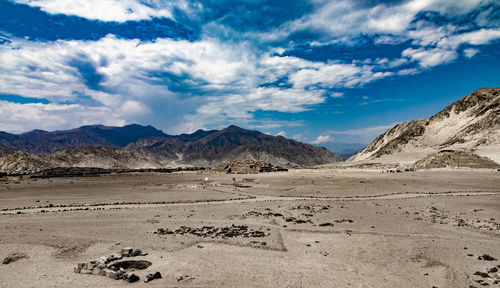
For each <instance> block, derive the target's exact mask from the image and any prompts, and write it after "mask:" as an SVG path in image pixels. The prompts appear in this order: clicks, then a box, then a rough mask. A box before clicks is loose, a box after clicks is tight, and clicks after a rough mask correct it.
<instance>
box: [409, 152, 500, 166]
mask: <svg viewBox="0 0 500 288" xmlns="http://www.w3.org/2000/svg"><path fill="white" fill-rule="evenodd" d="M499 166H500V165H499V164H498V163H496V162H495V161H493V160H491V159H489V158H486V157H481V156H478V155H476V154H473V153H469V152H462V151H453V150H442V151H441V152H438V153H434V154H430V155H428V156H427V157H425V158H423V159H421V160H419V161H417V162H416V163H415V167H417V168H423V169H430V168H446V167H451V168H462V167H467V168H498V167H499Z"/></svg>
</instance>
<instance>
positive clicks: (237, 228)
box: [154, 224, 269, 239]
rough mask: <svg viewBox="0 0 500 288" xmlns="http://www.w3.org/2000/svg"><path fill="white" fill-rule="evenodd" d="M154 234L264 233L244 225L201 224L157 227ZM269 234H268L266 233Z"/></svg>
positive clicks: (215, 235)
mask: <svg viewBox="0 0 500 288" xmlns="http://www.w3.org/2000/svg"><path fill="white" fill-rule="evenodd" d="M154 234H158V235H175V234H178V235H184V234H191V235H195V236H198V237H203V238H207V237H210V238H222V239H226V238H233V237H239V236H243V237H265V236H267V235H266V233H264V232H262V231H259V230H252V229H248V226H246V225H234V224H233V225H231V226H226V227H213V226H203V227H201V228H192V227H186V226H181V227H180V228H179V229H177V230H175V231H172V230H169V229H167V228H159V229H158V230H157V231H155V232H154ZM268 235H269V234H268Z"/></svg>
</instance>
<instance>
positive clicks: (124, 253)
mask: <svg viewBox="0 0 500 288" xmlns="http://www.w3.org/2000/svg"><path fill="white" fill-rule="evenodd" d="M133 251H134V249H132V248H130V247H126V248H122V250H121V251H120V255H122V256H129V255H130V254H132V252H133Z"/></svg>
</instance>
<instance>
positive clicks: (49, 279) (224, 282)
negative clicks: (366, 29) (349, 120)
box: [0, 167, 500, 288]
mask: <svg viewBox="0 0 500 288" xmlns="http://www.w3.org/2000/svg"><path fill="white" fill-rule="evenodd" d="M0 199H2V200H1V202H0V260H2V259H6V258H8V257H12V256H16V255H17V256H18V257H14V258H15V260H16V261H12V262H10V263H8V264H0V287H129V286H130V287H429V288H430V287H483V286H492V287H499V286H500V285H499V284H498V283H499V282H498V281H499V280H500V279H498V277H500V274H499V273H498V272H495V270H496V271H498V268H500V266H499V265H500V261H499V260H496V259H500V172H498V171H497V170H496V169H474V170H472V169H433V170H418V171H408V172H402V173H388V172H387V171H385V170H384V171H383V170H375V169H374V170H369V169H364V170H363V169H349V168H343V167H337V168H318V169H292V170H289V171H288V172H272V173H261V174H243V175H240V174H238V175H234V174H220V173H210V172H200V171H191V172H176V173H153V172H151V173H150V172H144V173H121V174H114V173H112V174H105V175H101V176H98V177H97V176H94V177H62V178H46V179H44V178H30V177H29V176H24V177H22V178H21V177H4V178H3V179H1V180H0ZM203 227H205V228H203ZM224 227H226V228H225V229H226V230H224ZM228 229H229V231H233V230H236V231H237V232H238V231H241V232H242V233H239V232H238V233H232V232H231V233H226V234H224V233H215V232H214V231H219V232H220V231H227V230H228ZM200 231H201V232H200ZM123 247H133V248H138V249H141V251H143V252H146V253H147V255H145V256H137V257H133V260H134V261H135V260H137V261H140V260H145V261H149V262H151V266H149V267H147V268H146V269H143V270H139V269H135V271H133V272H134V273H135V274H136V275H137V276H139V277H140V278H141V280H140V281H138V282H136V283H127V282H125V281H122V280H113V279H110V278H108V277H102V276H99V275H89V274H81V273H75V272H74V269H75V267H77V264H78V263H82V262H88V261H91V260H95V259H99V258H100V257H101V256H103V255H110V254H113V253H117V252H119V251H120V250H121V249H122V248H123ZM484 255H488V256H489V257H484ZM130 259H132V257H131V258H130ZM492 259H495V260H492ZM154 272H160V273H161V275H162V278H160V279H155V280H153V281H151V282H148V283H144V281H143V280H144V279H145V275H147V274H149V273H154ZM477 272H481V273H482V274H481V273H477ZM484 273H486V274H484Z"/></svg>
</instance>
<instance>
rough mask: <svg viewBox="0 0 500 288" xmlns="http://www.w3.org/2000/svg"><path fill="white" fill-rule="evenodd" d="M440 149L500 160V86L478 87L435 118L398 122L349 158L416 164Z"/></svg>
mask: <svg viewBox="0 0 500 288" xmlns="http://www.w3.org/2000/svg"><path fill="white" fill-rule="evenodd" d="M441 150H448V151H456V152H466V153H474V154H477V155H479V156H484V157H488V158H490V159H491V160H494V161H496V162H497V163H500V88H482V89H478V90H476V91H474V92H472V93H471V94H469V95H467V96H466V97H464V98H462V99H460V100H458V101H456V102H454V103H453V104H451V105H449V106H448V107H446V108H444V109H443V110H442V111H441V112H439V113H437V114H436V115H434V116H432V117H429V118H426V119H423V120H413V121H409V122H404V123H401V124H398V125H396V126H394V127H393V128H391V129H389V130H387V131H386V132H385V133H384V134H382V135H380V136H379V137H377V138H376V139H375V140H374V141H373V142H371V143H370V144H369V145H368V146H366V147H365V148H364V149H363V150H361V151H360V152H358V153H357V154H356V155H354V156H353V157H351V158H350V159H349V160H350V161H362V160H374V161H375V160H376V161H377V162H386V163H414V162H416V161H417V160H420V159H423V158H424V157H426V156H428V155H429V154H432V153H437V152H439V151H441Z"/></svg>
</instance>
